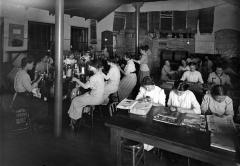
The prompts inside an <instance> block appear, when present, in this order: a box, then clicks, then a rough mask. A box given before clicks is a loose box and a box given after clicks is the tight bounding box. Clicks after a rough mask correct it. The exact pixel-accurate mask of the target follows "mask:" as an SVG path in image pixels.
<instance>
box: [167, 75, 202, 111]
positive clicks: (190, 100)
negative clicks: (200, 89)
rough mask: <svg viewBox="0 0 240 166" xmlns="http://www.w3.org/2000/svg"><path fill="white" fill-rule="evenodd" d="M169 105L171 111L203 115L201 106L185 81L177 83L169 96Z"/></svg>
mask: <svg viewBox="0 0 240 166" xmlns="http://www.w3.org/2000/svg"><path fill="white" fill-rule="evenodd" d="M167 105H168V106H169V107H170V110H171V111H178V112H181V113H192V114H201V110H200V105H199V103H198V101H197V99H196V97H195V95H194V94H193V92H192V91H190V90H188V85H187V84H186V83H185V82H183V81H181V80H180V81H176V82H175V83H174V87H173V90H172V91H171V92H170V94H169V99H168V102H167Z"/></svg>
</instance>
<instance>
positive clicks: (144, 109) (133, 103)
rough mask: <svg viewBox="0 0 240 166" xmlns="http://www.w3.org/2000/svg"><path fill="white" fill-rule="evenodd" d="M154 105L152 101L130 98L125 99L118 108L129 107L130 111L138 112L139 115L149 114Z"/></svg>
mask: <svg viewBox="0 0 240 166" xmlns="http://www.w3.org/2000/svg"><path fill="white" fill-rule="evenodd" d="M151 107H152V103H150V102H144V101H137V100H130V99H124V100H122V101H121V102H120V103H119V104H118V105H117V108H118V109H128V110H130V113H132V114H137V115H147V113H148V112H149V111H150V109H151Z"/></svg>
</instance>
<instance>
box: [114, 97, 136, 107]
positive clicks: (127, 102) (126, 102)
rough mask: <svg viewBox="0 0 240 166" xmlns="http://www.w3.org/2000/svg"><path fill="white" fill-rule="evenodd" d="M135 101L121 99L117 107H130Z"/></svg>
mask: <svg viewBox="0 0 240 166" xmlns="http://www.w3.org/2000/svg"><path fill="white" fill-rule="evenodd" d="M136 103H137V101H136V100H130V99H123V100H122V101H121V102H120V103H119V104H118V105H117V108H119V109H132V108H133V106H134V105H135V104H136Z"/></svg>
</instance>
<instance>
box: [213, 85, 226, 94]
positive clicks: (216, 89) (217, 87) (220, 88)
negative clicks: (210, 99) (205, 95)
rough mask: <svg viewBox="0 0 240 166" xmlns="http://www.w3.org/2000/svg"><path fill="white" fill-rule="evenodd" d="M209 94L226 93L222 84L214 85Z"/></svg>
mask: <svg viewBox="0 0 240 166" xmlns="http://www.w3.org/2000/svg"><path fill="white" fill-rule="evenodd" d="M211 95H212V96H225V95H227V90H226V88H225V87H224V86H222V85H214V86H213V87H212V88H211Z"/></svg>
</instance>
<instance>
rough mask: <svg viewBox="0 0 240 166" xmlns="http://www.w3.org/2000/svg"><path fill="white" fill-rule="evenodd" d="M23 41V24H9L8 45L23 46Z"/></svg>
mask: <svg viewBox="0 0 240 166" xmlns="http://www.w3.org/2000/svg"><path fill="white" fill-rule="evenodd" d="M23 42H24V25H20V24H9V40H8V46H10V47H23Z"/></svg>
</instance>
